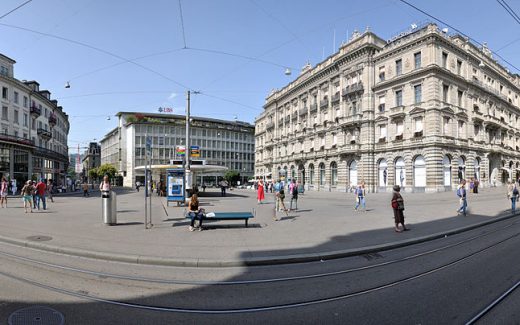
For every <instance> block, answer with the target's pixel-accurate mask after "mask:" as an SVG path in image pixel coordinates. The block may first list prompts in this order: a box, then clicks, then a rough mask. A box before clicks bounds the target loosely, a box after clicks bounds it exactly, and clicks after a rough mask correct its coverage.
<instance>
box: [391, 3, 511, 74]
mask: <svg viewBox="0 0 520 325" xmlns="http://www.w3.org/2000/svg"><path fill="white" fill-rule="evenodd" d="M399 1H401V2H402V3H404V4H406V5H407V6H409V7H412V8H413V9H415V10H417V11H419V12H421V13H422V14H424V15H426V16H428V17H430V18H431V19H433V20H435V21H437V22H439V23H441V24H443V25H445V26H448V27H449V28H451V29H453V30H454V31H456V32H457V33H459V34H460V35H462V36H465V37H467V38H468V39H469V40H471V41H473V42H474V43H476V44H477V45H480V46H482V43H480V42H479V41H477V40H476V39H474V38H472V37H471V36H469V35H467V34H465V33H463V32H462V31H461V30H459V29H457V28H455V27H453V26H452V25H450V24H448V23H446V22H445V21H443V20H441V19H439V18H437V17H435V16H433V15H431V14H429V13H427V12H426V11H424V10H422V9H420V8H418V7H416V6H414V5H413V4H411V3H409V2H408V1H405V0H399ZM491 53H493V54H495V55H496V56H497V57H498V58H500V59H501V60H502V61H503V62H504V63H507V64H508V65H509V66H510V67H512V68H514V69H515V70H516V71H519V72H520V68H518V67H516V66H515V65H514V64H512V63H511V62H509V61H508V60H506V59H504V57H502V56H501V55H500V54H498V53H497V52H495V51H491Z"/></svg>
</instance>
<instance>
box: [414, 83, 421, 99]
mask: <svg viewBox="0 0 520 325" xmlns="http://www.w3.org/2000/svg"><path fill="white" fill-rule="evenodd" d="M413 91H414V95H415V103H416V104H417V103H420V102H422V85H415V86H413Z"/></svg>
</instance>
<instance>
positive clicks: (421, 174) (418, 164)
mask: <svg viewBox="0 0 520 325" xmlns="http://www.w3.org/2000/svg"><path fill="white" fill-rule="evenodd" d="M413 183H414V186H415V187H426V161H425V160H424V157H423V156H417V157H415V160H414V161H413Z"/></svg>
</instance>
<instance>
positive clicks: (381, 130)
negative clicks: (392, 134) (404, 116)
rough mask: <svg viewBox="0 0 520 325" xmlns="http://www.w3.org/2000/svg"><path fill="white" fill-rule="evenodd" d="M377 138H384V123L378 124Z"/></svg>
mask: <svg viewBox="0 0 520 325" xmlns="http://www.w3.org/2000/svg"><path fill="white" fill-rule="evenodd" d="M379 138H380V139H381V138H386V125H380V126H379Z"/></svg>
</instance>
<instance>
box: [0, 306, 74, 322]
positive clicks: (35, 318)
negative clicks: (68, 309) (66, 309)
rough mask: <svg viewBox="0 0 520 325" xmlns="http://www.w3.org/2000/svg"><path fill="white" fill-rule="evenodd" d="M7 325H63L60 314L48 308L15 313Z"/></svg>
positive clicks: (63, 319) (38, 307)
mask: <svg viewBox="0 0 520 325" xmlns="http://www.w3.org/2000/svg"><path fill="white" fill-rule="evenodd" d="M7 323H8V324H9V325H44V324H45V325H63V324H65V317H64V316H63V314H62V313H60V312H58V311H57V310H54V309H52V308H49V307H44V306H34V307H28V308H23V309H19V310H17V311H15V312H14V313H12V314H11V315H10V316H9V319H8V320H7Z"/></svg>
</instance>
